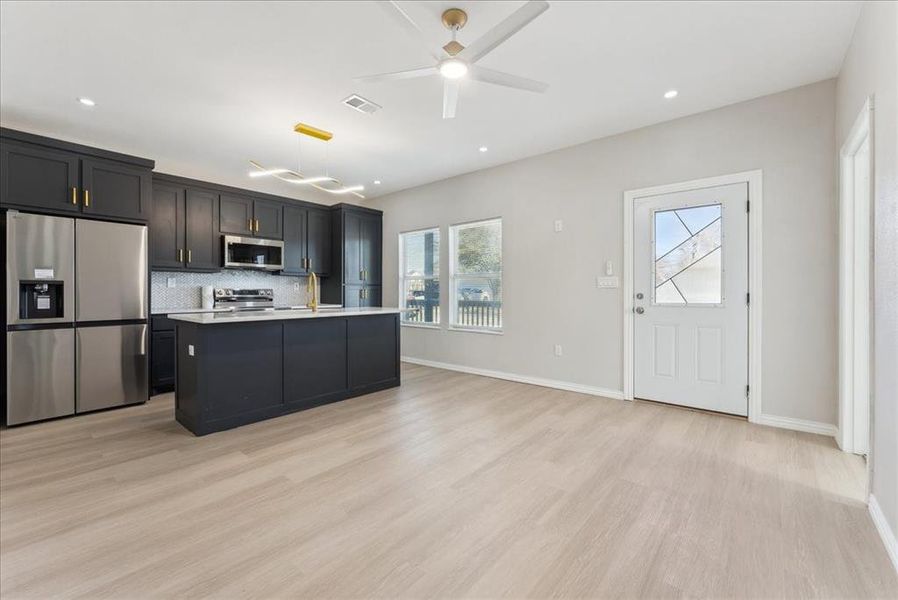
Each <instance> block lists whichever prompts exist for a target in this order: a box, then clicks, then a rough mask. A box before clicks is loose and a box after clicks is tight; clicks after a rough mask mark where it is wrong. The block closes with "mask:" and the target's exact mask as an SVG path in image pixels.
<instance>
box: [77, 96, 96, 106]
mask: <svg viewBox="0 0 898 600" xmlns="http://www.w3.org/2000/svg"><path fill="white" fill-rule="evenodd" d="M78 102H80V103H81V104H83V105H84V106H96V105H97V103H96V102H94V101H93V100H91V99H90V98H78Z"/></svg>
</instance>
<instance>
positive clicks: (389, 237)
mask: <svg viewBox="0 0 898 600" xmlns="http://www.w3.org/2000/svg"><path fill="white" fill-rule="evenodd" d="M834 101H835V82H834V81H832V80H830V81H824V82H820V83H816V84H813V85H809V86H805V87H801V88H797V89H793V90H789V91H786V92H783V93H780V94H775V95H771V96H766V97H763V98H758V99H755V100H751V101H748V102H743V103H740V104H736V105H732V106H728V107H725V108H721V109H718V110H714V111H710V112H706V113H701V114H697V115H693V116H689V117H685V118H682V119H677V120H675V121H670V122H667V123H662V124H659V125H654V126H651V127H647V128H644V129H639V130H636V131H631V132H628V133H624V134H621V135H617V136H614V137H609V138H604V139H599V140H596V141H593V142H589V143H586V144H582V145H579V146H574V147H571V148H566V149H563V150H559V151H556V152H552V153H549V154H544V155H541V156H537V157H533V158H529V159H525V160H521V161H517V162H513V163H509V164H506V165H502V166H499V167H495V168H491V169H487V170H483V171H478V172H475V173H470V174H466V175H461V176H458V177H454V178H451V179H447V180H444V181H439V182H436V183H432V184H428V185H425V186H421V187H418V188H413V189H409V190H405V191H402V192H398V193H395V194H391V195H388V196H385V197H382V198H378V199H376V200H374V201H372V204H374V205H376V206H377V207H378V208H382V209H383V210H384V211H385V214H384V263H385V264H384V283H385V287H384V304H385V305H396V303H397V301H398V298H397V296H398V284H397V268H398V255H397V236H398V233H399V232H401V231H408V230H412V229H418V228H423V227H429V226H434V225H439V226H440V227H441V232H442V235H443V236H444V238H443V239H448V238H447V237H445V236H447V226H448V225H449V224H451V223H457V222H463V221H471V220H475V219H481V218H487V217H496V216H501V217H502V218H503V220H504V229H503V234H504V252H505V257H504V269H505V271H504V273H505V274H504V286H505V292H504V300H505V309H504V310H505V313H504V319H505V323H504V325H505V333H504V335H501V336H497V335H485V334H478V333H467V332H457V331H448V330H447V329H446V323H445V322H444V323H443V329H441V330H426V329H414V328H403V333H402V344H403V346H402V348H403V354H405V355H408V356H412V357H417V358H422V359H427V360H433V361H439V362H445V363H453V364H458V365H465V366H471V367H475V368H481V369H489V370H495V371H503V372H507V373H513V374H517V375H523V376H529V377H538V378H545V379H552V380H560V381H564V382H569V383H574V384H579V385H583V386H589V387H592V388H600V389H606V390H621V389H622V373H621V369H622V363H621V355H622V344H623V342H622V339H623V337H622V336H623V319H622V309H621V306H622V304H621V302H622V298H621V290H620V289H611V290H600V289H597V288H596V285H595V278H596V276H597V275H600V274H602V271H603V265H604V261H605V260H611V261H613V263H614V268H615V271H616V273H618V274H619V273H620V271H621V267H622V258H621V257H622V253H623V237H622V229H623V227H622V223H623V213H622V202H623V201H622V197H623V193H624V191H625V190H629V189H636V188H643V187H649V186H654V185H662V184H666V183H673V182H678V181H685V180H691V179H698V178H703V177H710V176H714V175H722V174H727V173H736V172H740V171H748V170H753V169H762V170H763V171H764V237H763V246H764V297H765V301H764V307H763V308H764V329H763V337H764V355H763V368H764V381H763V386H764V387H763V402H764V405H763V407H762V411H763V412H764V413H765V414H770V415H776V416H782V417H792V418H798V419H805V420H810V421H817V422H823V423H829V424H834V423H835V422H836V418H837V401H836V393H837V385H836V373H837V308H838V306H837V303H838V273H837V264H838V263H837V243H836V241H837V238H836V236H837V218H838V202H837V193H836V174H835V164H836V157H835V138H834V118H833V115H834V114H835V112H834V111H835V106H834ZM547 118H551V116H550V115H547ZM485 142H486V143H489V140H485ZM555 219H563V221H564V230H563V231H562V232H561V233H555V232H554V230H553V221H554V220H555ZM442 247H443V250H442V252H443V255H442V256H441V260H440V263H441V273H442V275H443V277H444V278H447V277H448V255H447V249H448V244H445V243H444V244H442ZM447 283H448V282H447ZM442 288H443V290H442V293H443V298H442V302H443V306H447V305H448V290H447V286H446V285H443V286H442ZM556 343H557V344H562V345H563V348H564V356H562V357H555V356H554V355H553V344H556Z"/></svg>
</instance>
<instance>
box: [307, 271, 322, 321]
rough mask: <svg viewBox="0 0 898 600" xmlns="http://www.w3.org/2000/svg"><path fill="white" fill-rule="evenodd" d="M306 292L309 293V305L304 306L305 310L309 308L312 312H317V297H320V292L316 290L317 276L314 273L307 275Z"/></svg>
mask: <svg viewBox="0 0 898 600" xmlns="http://www.w3.org/2000/svg"><path fill="white" fill-rule="evenodd" d="M306 291H307V292H308V293H309V296H310V297H309V303H308V304H306V307H307V308H311V309H312V312H318V297H319V295H320V290H319V288H318V276H317V275H315V273H314V271H313V272H312V273H309V280H308V283H307V284H306Z"/></svg>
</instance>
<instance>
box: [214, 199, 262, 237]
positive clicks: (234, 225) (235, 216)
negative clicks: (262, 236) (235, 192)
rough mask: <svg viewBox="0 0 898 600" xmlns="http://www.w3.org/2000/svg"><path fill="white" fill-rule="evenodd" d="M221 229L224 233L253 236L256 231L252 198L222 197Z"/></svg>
mask: <svg viewBox="0 0 898 600" xmlns="http://www.w3.org/2000/svg"><path fill="white" fill-rule="evenodd" d="M220 211H221V212H220V213H219V215H220V217H219V219H220V221H219V229H220V230H221V232H222V233H230V234H232V235H246V236H251V235H253V233H254V230H255V222H254V221H253V201H252V198H241V197H238V196H231V195H225V194H222V195H221V205H220Z"/></svg>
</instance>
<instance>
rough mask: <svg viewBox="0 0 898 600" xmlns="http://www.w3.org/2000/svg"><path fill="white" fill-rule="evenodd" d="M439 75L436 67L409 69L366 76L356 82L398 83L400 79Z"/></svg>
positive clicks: (356, 79)
mask: <svg viewBox="0 0 898 600" xmlns="http://www.w3.org/2000/svg"><path fill="white" fill-rule="evenodd" d="M437 73H439V70H438V69H437V68H436V67H421V68H418V69H408V70H406V71H394V72H393V73H379V74H377V75H365V76H364V77H356V78H355V81H359V82H364V83H379V82H381V81H398V80H400V79H412V78H414V77H427V76H428V75H436V74H437Z"/></svg>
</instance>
